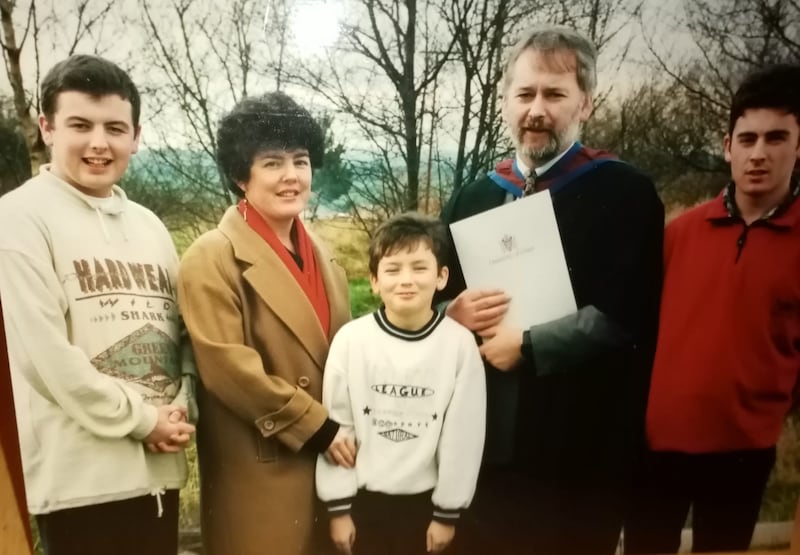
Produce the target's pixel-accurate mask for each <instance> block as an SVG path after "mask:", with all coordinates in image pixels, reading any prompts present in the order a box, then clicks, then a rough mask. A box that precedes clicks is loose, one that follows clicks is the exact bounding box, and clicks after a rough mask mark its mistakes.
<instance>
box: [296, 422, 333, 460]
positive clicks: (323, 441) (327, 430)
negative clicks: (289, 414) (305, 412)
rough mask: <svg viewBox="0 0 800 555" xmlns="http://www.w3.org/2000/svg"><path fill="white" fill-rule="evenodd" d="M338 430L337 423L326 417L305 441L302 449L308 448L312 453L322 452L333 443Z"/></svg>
mask: <svg viewBox="0 0 800 555" xmlns="http://www.w3.org/2000/svg"><path fill="white" fill-rule="evenodd" d="M338 431H339V424H338V423H336V422H334V421H333V420H331V419H330V418H326V419H325V422H323V423H322V426H320V428H319V430H317V431H316V432H314V435H313V436H311V437H310V438H308V441H306V442H305V444H304V445H303V449H308V450H310V451H313V452H314V453H324V452H325V451H326V450H327V449H328V447H330V445H331V443H333V438H335V437H336V433H337V432H338Z"/></svg>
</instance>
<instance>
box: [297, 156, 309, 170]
mask: <svg viewBox="0 0 800 555" xmlns="http://www.w3.org/2000/svg"><path fill="white" fill-rule="evenodd" d="M295 164H296V165H298V166H300V167H301V168H305V167H306V166H308V165H309V164H311V162H310V161H308V160H306V159H305V158H302V159H300V160H297V161H295Z"/></svg>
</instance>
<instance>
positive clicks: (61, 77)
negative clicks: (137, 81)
mask: <svg viewBox="0 0 800 555" xmlns="http://www.w3.org/2000/svg"><path fill="white" fill-rule="evenodd" d="M69 91H76V92H81V93H85V94H88V95H89V96H92V97H94V98H99V97H101V96H107V95H111V94H116V95H118V96H120V97H122V99H123V100H127V101H128V102H130V103H131V115H132V116H133V128H134V133H136V130H137V129H138V128H139V116H140V114H141V108H142V105H141V99H140V98H139V91H138V90H137V89H136V85H134V84H133V81H132V80H131V78H130V76H129V75H128V74H127V73H125V71H123V70H122V69H121V68H120V67H119V66H117V65H116V64H114V63H113V62H109V61H108V60H106V59H104V58H100V57H98V56H88V55H86V54H75V55H74V56H70V57H69V58H67V59H66V60H62V61H60V62H58V63H57V64H56V65H54V66H53V67H52V68H50V71H48V72H47V75H45V76H44V79H43V80H42V91H41V94H42V98H41V104H42V113H43V114H44V117H45V118H47V121H49V122H51V123H52V122H53V116H54V115H55V113H56V110H57V109H58V95H59V94H61V93H62V92H69Z"/></svg>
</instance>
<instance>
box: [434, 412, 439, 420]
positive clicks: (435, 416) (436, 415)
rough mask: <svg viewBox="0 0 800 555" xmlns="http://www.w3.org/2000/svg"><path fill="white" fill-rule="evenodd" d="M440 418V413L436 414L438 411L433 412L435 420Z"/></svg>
mask: <svg viewBox="0 0 800 555" xmlns="http://www.w3.org/2000/svg"><path fill="white" fill-rule="evenodd" d="M438 418H439V415H438V414H436V413H435V412H434V413H433V419H434V420H437V419H438Z"/></svg>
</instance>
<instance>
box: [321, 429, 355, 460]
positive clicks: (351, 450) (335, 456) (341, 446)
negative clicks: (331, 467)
mask: <svg viewBox="0 0 800 555" xmlns="http://www.w3.org/2000/svg"><path fill="white" fill-rule="evenodd" d="M356 451H357V449H356V441H355V440H354V439H353V437H352V436H351V435H350V432H349V431H348V430H345V429H344V428H343V427H340V428H339V431H338V432H336V436H335V437H334V438H333V441H331V444H330V445H328V449H327V450H326V451H325V458H326V459H327V461H328V462H329V463H331V464H338V465H339V466H343V467H345V468H353V467H354V466H355V464H356Z"/></svg>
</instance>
